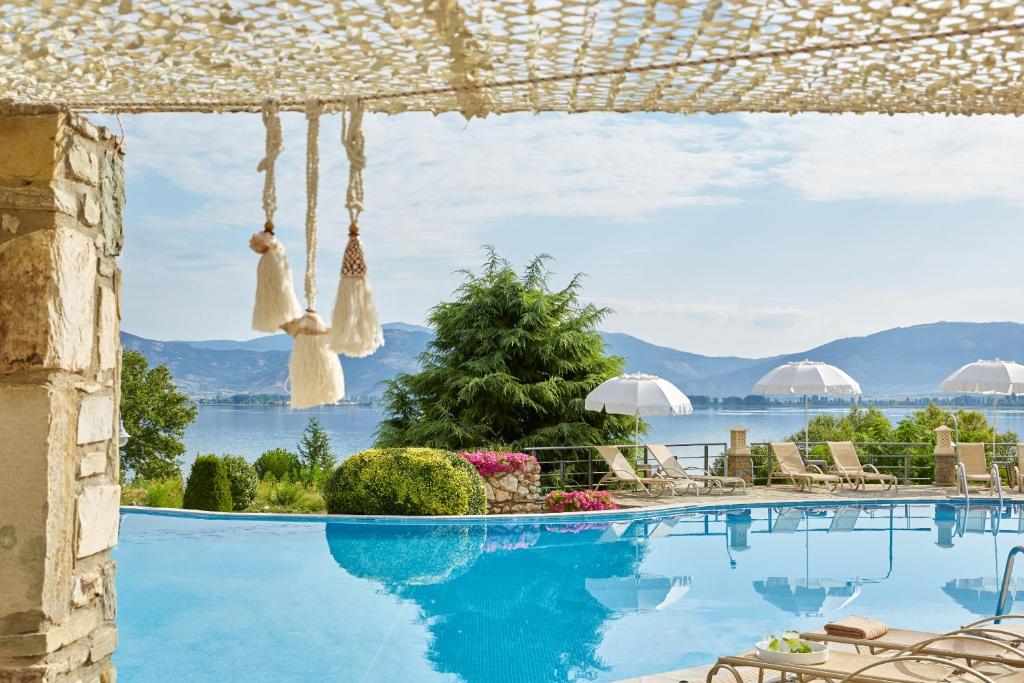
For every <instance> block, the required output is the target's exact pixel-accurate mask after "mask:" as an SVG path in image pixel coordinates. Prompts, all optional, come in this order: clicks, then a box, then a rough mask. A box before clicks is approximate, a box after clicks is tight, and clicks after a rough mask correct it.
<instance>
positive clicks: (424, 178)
mask: <svg viewBox="0 0 1024 683" xmlns="http://www.w3.org/2000/svg"><path fill="white" fill-rule="evenodd" d="M97 119H98V120H99V122H101V123H104V124H106V125H110V126H111V127H112V128H114V129H115V130H116V124H115V123H114V122H113V120H112V119H111V118H110V117H97ZM304 125H305V124H304V120H303V118H302V117H301V115H297V114H288V115H285V117H284V134H285V152H284V154H283V155H282V156H281V158H280V159H279V162H278V195H279V203H280V210H279V214H278V219H277V224H278V236H279V237H280V238H281V239H282V240H283V241H284V242H285V245H286V247H287V249H288V253H289V255H290V258H291V262H292V268H293V270H294V271H295V274H296V277H297V280H296V283H297V285H298V284H299V283H300V278H301V273H302V269H303V267H304V262H303V247H302V231H303V215H304V201H305V200H304V191H305V185H304V184H305V178H304V171H303V164H304V144H305V133H304ZM124 126H125V129H126V131H127V170H128V183H127V186H128V208H127V216H126V246H125V251H124V255H123V256H122V258H121V266H122V268H123V271H124V303H123V309H122V310H123V318H124V320H123V327H124V329H125V330H126V331H129V332H132V333H134V334H139V335H142V336H145V337H150V338H155V339H205V338H236V339H240V338H249V337H252V336H254V334H253V333H252V332H250V331H249V329H248V324H249V317H250V314H251V302H252V295H253V289H254V278H255V267H256V255H255V254H253V253H252V252H250V251H249V250H248V247H247V241H248V238H249V235H250V234H251V233H252V232H253V231H254V230H256V229H258V228H259V227H260V226H261V225H262V221H263V218H262V209H261V205H260V190H261V186H262V185H261V184H262V174H258V173H257V172H256V164H257V162H258V161H259V159H260V157H261V156H262V153H263V133H262V127H261V124H260V121H259V117H258V115H247V114H225V115H212V114H207V115H200V114H168V115H164V114H148V115H140V116H134V117H124ZM338 133H339V120H338V117H337V116H332V117H328V118H326V119H324V121H323V122H322V136H321V162H322V165H321V178H320V198H321V202H320V209H319V215H320V233H321V250H320V256H319V273H318V283H319V288H320V296H319V300H318V306H317V308H318V309H319V310H320V311H321V312H323V313H324V314H325V317H326V316H327V315H328V314H329V311H330V310H331V307H332V304H333V297H334V290H335V288H336V286H337V276H338V268H339V264H340V258H341V251H342V249H343V247H344V239H345V229H346V227H347V220H346V218H345V215H344V211H343V207H342V201H343V197H344V187H345V182H346V179H347V166H346V165H345V164H344V163H343V161H342V159H343V153H342V150H341V146H340V143H339V141H338ZM366 137H367V155H368V159H369V166H368V169H367V175H366V211H365V213H364V217H363V221H362V227H363V238H364V240H363V241H364V246H365V248H366V251H367V259H368V262H369V266H370V280H371V282H372V284H373V287H374V290H375V293H376V300H377V306H378V310H379V312H380V315H381V319H382V320H386V321H393V320H401V321H405V322H411V323H421V322H423V321H424V318H425V315H426V312H427V310H428V309H429V308H430V307H431V306H432V305H434V304H435V303H437V302H438V301H440V300H442V299H444V298H446V297H447V296H449V295H450V293H451V291H452V290H453V289H454V288H455V287H456V286H457V284H458V281H459V279H458V276H457V275H456V274H455V273H454V271H456V270H457V269H459V268H464V267H473V266H475V265H476V264H478V263H479V262H480V261H481V259H482V254H481V250H480V248H481V245H483V244H485V243H489V244H493V245H495V246H496V247H497V248H498V250H499V251H500V252H501V253H502V254H504V255H506V256H507V257H509V258H510V259H511V260H512V261H513V262H515V263H517V264H521V263H523V262H525V261H526V260H528V259H529V258H530V257H531V256H532V255H534V254H536V253H539V252H547V253H549V254H551V255H552V256H554V258H555V259H556V260H555V262H554V264H553V270H554V272H555V276H554V282H555V284H559V283H562V282H564V281H565V280H567V279H568V277H569V276H571V274H573V273H575V272H583V273H586V274H587V275H588V277H587V279H586V280H585V284H584V295H585V297H586V298H587V299H589V300H592V301H594V302H596V303H599V304H602V305H606V306H609V307H611V308H612V309H614V311H615V312H614V313H613V314H612V315H610V316H609V318H608V319H607V321H606V323H605V325H604V328H605V329H608V330H612V331H622V332H628V333H630V334H634V335H636V336H638V337H641V338H643V339H647V340H649V341H652V342H655V343H658V344H663V345H666V346H672V347H676V348H680V349H684V350H687V351H694V352H698V353H704V354H710V355H727V354H737V355H748V356H761V355H768V354H773V353H781V352H791V351H799V350H802V349H806V348H810V347H813V346H815V345H817V344H820V343H823V342H825V341H829V340H831V339H834V338H836V337H841V336H851V335H862V334H868V333H871V332H875V331H878V330H881V329H886V328H889V327H894V326H898V325H908V324H915V323H920V322H933V321H936V320H974V321H988V320H1019V319H1020V317H1021V316H1020V315H1019V312H1018V308H1019V302H1020V301H1022V300H1024V284H1022V283H1021V278H1020V268H1019V266H1018V265H1017V263H1018V260H1017V259H1019V254H1020V253H1021V251H1022V248H1024V231H1022V229H1021V220H1020V217H1021V215H1022V201H1024V164H1021V163H1020V162H1019V155H1020V150H1021V149H1024V127H1022V126H1021V125H1020V121H1018V120H1016V119H1011V118H1002V119H1000V118H993V117H987V118H982V117H975V118H940V117H920V116H915V117H897V118H889V117H881V116H842V117H839V116H831V117H829V116H822V115H800V116H795V117H782V116H769V115H765V116H757V115H738V116H733V115H729V116H720V117H707V116H695V117H672V116H665V115H656V114H652V115H643V114H634V115H628V116H623V115H612V114H580V115H574V116H565V115H553V114H552V115H541V116H533V115H529V114H521V115H506V116H502V117H496V118H490V119H486V120H474V121H471V122H468V123H467V122H466V121H465V120H463V119H462V118H461V117H459V116H456V115H444V116H439V117H433V116H430V115H427V114H403V115H400V116H395V117H390V118H389V117H386V116H381V115H375V116H370V117H368V120H367V127H366Z"/></svg>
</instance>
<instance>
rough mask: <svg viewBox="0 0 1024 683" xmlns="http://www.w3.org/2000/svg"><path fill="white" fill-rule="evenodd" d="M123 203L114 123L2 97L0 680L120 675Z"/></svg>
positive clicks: (107, 682) (90, 682)
mask: <svg viewBox="0 0 1024 683" xmlns="http://www.w3.org/2000/svg"><path fill="white" fill-rule="evenodd" d="M2 104H3V103H0V105H2ZM123 206H124V176H123V155H122V153H121V151H120V149H119V147H118V144H117V141H116V140H115V139H114V138H113V137H112V136H111V135H110V134H109V133H108V132H106V131H105V130H103V129H99V128H97V127H95V126H93V125H92V124H90V123H89V122H88V121H86V120H85V119H83V118H80V117H78V116H75V115H71V114H68V113H63V112H60V111H57V110H52V111H48V112H39V111H36V112H27V111H22V112H17V111H13V110H11V109H10V108H9V107H8V108H7V109H4V108H3V107H2V106H0V435H2V438H0V577H2V580H0V682H5V683H6V682H11V683H13V682H14V681H17V683H29V682H35V681H46V682H52V683H64V682H67V683H79V682H80V683H95V682H97V681H100V682H101V683H111V682H112V681H114V679H115V671H114V669H113V666H112V665H111V654H112V652H113V651H114V648H115V645H116V641H117V631H116V629H115V626H114V613H115V596H114V562H113V560H112V559H111V558H110V554H109V549H110V548H111V547H112V546H113V545H114V544H115V543H116V541H117V529H118V521H119V514H118V503H119V498H120V489H119V487H118V446H117V433H118V432H117V425H118V423H119V421H118V400H119V382H120V345H119V340H118V339H119V320H120V312H119V292H120V271H119V270H118V269H117V265H116V261H115V259H116V257H117V255H118V254H119V253H120V250H121V244H122V209H123Z"/></svg>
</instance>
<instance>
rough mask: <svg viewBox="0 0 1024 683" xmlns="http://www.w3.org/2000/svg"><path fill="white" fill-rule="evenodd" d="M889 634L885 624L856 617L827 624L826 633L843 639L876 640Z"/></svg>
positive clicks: (851, 616) (852, 616)
mask: <svg viewBox="0 0 1024 683" xmlns="http://www.w3.org/2000/svg"><path fill="white" fill-rule="evenodd" d="M888 632H889V627H888V626H887V625H886V624H885V623H884V622H881V621H878V620H876V619H868V618H867V617H858V616H854V615H850V616H848V617H846V618H845V619H840V620H839V621H830V622H829V623H827V624H825V633H827V634H829V635H830V636H840V637H842V638H860V639H862V640H874V639H875V638H881V637H882V636H884V635H885V634H886V633H888Z"/></svg>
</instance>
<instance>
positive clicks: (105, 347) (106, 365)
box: [97, 287, 120, 370]
mask: <svg viewBox="0 0 1024 683" xmlns="http://www.w3.org/2000/svg"><path fill="white" fill-rule="evenodd" d="M119 333H120V329H119V325H118V315H117V294H116V293H114V290H112V289H110V288H109V287H101V288H100V315H99V330H97V334H98V335H99V339H98V340H97V344H98V345H99V351H100V369H101V370H112V369H113V368H114V367H115V366H116V365H117V347H118V344H120V336H119Z"/></svg>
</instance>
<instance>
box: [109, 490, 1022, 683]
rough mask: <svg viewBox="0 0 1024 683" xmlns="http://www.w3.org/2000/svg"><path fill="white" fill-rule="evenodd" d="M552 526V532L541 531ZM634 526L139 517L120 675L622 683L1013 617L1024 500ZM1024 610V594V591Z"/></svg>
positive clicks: (715, 514)
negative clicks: (1008, 571)
mask: <svg viewBox="0 0 1024 683" xmlns="http://www.w3.org/2000/svg"><path fill="white" fill-rule="evenodd" d="M534 519H535V520H536V518H534ZM610 519H614V521H609V519H602V521H595V520H594V518H593V517H590V518H588V519H587V520H586V521H579V520H578V518H577V521H573V522H565V523H561V522H553V521H548V520H547V519H545V520H543V521H531V522H530V523H524V524H515V525H510V524H508V523H505V522H501V523H495V522H494V521H487V522H468V523H459V524H448V523H445V524H438V523H429V522H427V523H384V522H379V521H377V522H368V521H359V522H339V521H331V522H325V521H323V520H313V521H282V520H280V519H278V520H250V519H241V520H239V519H231V520H228V519H203V518H195V517H189V516H178V517H172V516H163V515H154V514H147V513H142V512H135V511H126V512H125V514H124V515H123V519H122V525H121V541H120V545H119V547H118V548H117V550H116V552H115V555H116V558H117V561H118V605H119V613H118V622H119V627H120V637H119V649H118V651H117V654H116V663H117V665H118V667H119V669H120V677H121V679H122V680H125V681H132V682H133V683H146V682H150V681H153V682H156V681H160V682H163V681H168V680H178V681H191V682H198V681H248V682H253V683H255V682H257V681H274V682H279V681H346V682H347V681H381V682H383V681H388V682H391V681H470V682H476V681H487V682H488V683H491V682H494V683H505V682H508V683H513V682H515V683H519V682H529V683H536V682H544V681H571V680H572V681H575V680H597V681H612V680H616V679H620V678H626V677H630V676H637V675H641V674H644V673H651V672H656V671H666V670H672V669H678V668H682V667H686V666H692V665H699V664H704V663H708V662H711V661H713V660H714V658H715V657H716V656H718V655H720V654H724V653H729V652H734V651H739V650H741V649H744V648H747V647H749V646H750V645H751V644H752V643H753V642H754V641H756V640H757V639H759V638H760V637H761V636H762V635H763V633H765V632H766V631H772V630H778V629H783V628H790V627H792V628H797V629H800V628H810V627H815V626H819V625H821V624H822V623H823V622H824V621H825V620H827V619H831V618H837V617H842V616H844V615H847V614H851V613H853V614H863V615H867V616H871V617H876V618H880V619H883V620H886V621H888V622H890V623H898V624H901V625H903V626H906V627H910V628H922V629H952V628H954V627H956V626H959V625H961V624H963V623H966V622H969V621H971V620H973V619H974V618H975V617H976V616H980V615H985V614H989V613H991V612H992V610H993V608H994V603H995V592H996V591H997V589H998V584H997V578H998V576H999V573H1000V571H1001V565H1002V562H1003V561H1004V559H1005V555H1006V552H1007V551H1008V550H1009V549H1010V548H1011V547H1012V546H1013V545H1016V544H1017V543H1019V542H1021V540H1022V535H1024V517H1022V515H1021V509H1020V507H1018V506H1017V505H1009V504H1008V505H1006V506H1005V507H1003V508H1001V509H998V508H994V507H987V508H984V507H974V508H972V509H971V510H970V511H966V510H965V509H964V508H961V507H952V506H948V505H932V504H921V503H915V504H899V505H888V504H887V505H870V506H863V507H845V508H844V507H833V506H829V507H824V506H822V507H796V508H782V509H780V508H769V507H751V508H731V509H728V510H725V509H718V510H708V511H704V512H699V513H688V514H683V515H671V516H660V517H647V518H643V519H637V518H636V517H635V516H634V517H629V516H625V515H622V516H617V517H614V518H610ZM1014 588H1015V591H1017V592H1016V593H1015V595H1014V597H1016V598H1018V599H1019V600H1024V582H1015V584H1014Z"/></svg>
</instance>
